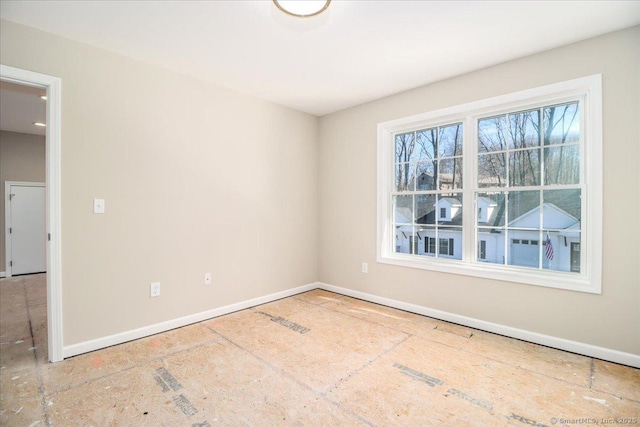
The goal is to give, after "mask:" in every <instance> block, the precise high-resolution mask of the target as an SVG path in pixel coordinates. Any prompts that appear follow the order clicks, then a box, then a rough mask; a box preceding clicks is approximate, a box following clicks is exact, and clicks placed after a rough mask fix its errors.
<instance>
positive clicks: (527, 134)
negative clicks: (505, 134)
mask: <svg viewBox="0 0 640 427" xmlns="http://www.w3.org/2000/svg"><path fill="white" fill-rule="evenodd" d="M509 134H510V136H511V138H510V141H509V142H510V148H527V147H538V146H539V145H540V111H539V110H531V111H523V112H521V113H513V114H509Z"/></svg>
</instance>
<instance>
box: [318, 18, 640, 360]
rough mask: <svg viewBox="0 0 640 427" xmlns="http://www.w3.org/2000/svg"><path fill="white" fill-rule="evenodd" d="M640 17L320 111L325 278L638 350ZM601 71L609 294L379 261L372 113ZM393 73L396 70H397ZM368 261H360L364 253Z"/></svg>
mask: <svg viewBox="0 0 640 427" xmlns="http://www.w3.org/2000/svg"><path fill="white" fill-rule="evenodd" d="M639 62H640V27H635V28H633V29H629V30H625V31H621V32H616V33H612V34H609V35H605V36H602V37H598V38H594V39H591V40H587V41H584V42H580V43H576V44H573V45H570V46H566V47H562V48H559V49H555V50H552V51H548V52H544V53H541V54H538V55H534V56H530V57H526V58H523V59H520V60H516V61H511V62H508V63H505V64H501V65H498V66H495V67H491V68H487V69H484V70H480V71H477V72H473V73H470V74H466V75H462V76H459V77H456V78H452V79H449V80H446V81H442V82H439V83H436V84H432V85H428V86H424V87H421V88H418V89H415V90H411V91H408V92H404V93H401V94H397V95H394V96H391V97H388V98H385V99H381V100H378V101H375V102H371V103H368V104H365V105H361V106H358V107H354V108H350V109H347V110H344V111H341V112H338V113H335V114H331V115H328V116H325V117H323V118H322V119H321V120H320V209H321V215H320V229H321V234H320V280H321V281H323V282H325V283H329V284H332V285H336V286H342V287H346V288H350V289H353V290H357V291H362V292H368V293H371V294H375V295H378V296H383V297H388V298H393V299H397V300H401V301H406V302H410V303H414V304H419V305H422V306H426V307H430V308H434V309H438V310H443V311H447V312H451V313H456V314H459V315H463V316H469V317H473V318H476V319H481V320H485V321H489V322H495V323H498V324H502V325H507V326H511V327H515V328H521V329H524V330H528V331H533V332H537V333H542V334H547V335H551V336H555V337H560V338H565V339H569V340H575V341H578V342H582V343H588V344H592V345H596V346H603V347H607V348H611V349H615V350H620V351H623V352H630V353H634V354H640V247H639V242H640V228H639V224H640V222H639V221H638V218H639V215H638V212H640V197H639V196H640V193H639V192H638V185H639V184H640V174H639V171H640V167H638V164H639V163H638V160H639V159H640V148H639V147H640V132H639V127H638V121H639V118H640V64H639ZM596 73H602V75H603V91H604V95H603V103H604V105H603V109H604V206H603V210H604V239H603V242H602V245H603V250H604V261H603V262H604V264H603V271H604V273H603V286H602V289H603V290H602V295H592V294H586V293H579V292H571V291H565V290H556V289H551V288H543V287H536V286H530V285H521V284H515V283H509V282H501V281H496V280H487V279H474V278H470V277H467V276H460V275H455V274H446V273H437V272H430V271H423V270H417V269H412V268H404V267H397V266H392V265H387V264H377V263H376V262H375V260H376V125H377V124H378V123H379V122H383V121H388V120H392V119H397V118H400V117H405V116H409V115H413V114H418V113H422V112H427V111H432V110H437V109H440V108H444V107H449V106H454V105H457V104H462V103H467V102H471V101H476V100H480V99H484V98H488V97H492V96H497V95H501V94H506V93H510V92H514V91H518V90H523V89H527V88H532V87H537V86H542V85H546V84H551V83H556V82H560V81H564V80H569V79H573V78H578V77H583V76H587V75H592V74H596ZM390 78H392V76H390ZM362 262H368V263H369V273H368V274H363V273H361V268H360V267H361V263H362Z"/></svg>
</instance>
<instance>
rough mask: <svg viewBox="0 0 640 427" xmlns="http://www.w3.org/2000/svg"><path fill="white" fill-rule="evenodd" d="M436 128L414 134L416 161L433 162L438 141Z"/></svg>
mask: <svg viewBox="0 0 640 427" xmlns="http://www.w3.org/2000/svg"><path fill="white" fill-rule="evenodd" d="M437 129H438V128H431V129H424V130H419V131H418V132H416V139H417V152H416V159H417V160H434V159H435V158H436V153H437V150H436V144H437V141H438V133H437Z"/></svg>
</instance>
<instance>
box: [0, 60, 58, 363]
mask: <svg viewBox="0 0 640 427" xmlns="http://www.w3.org/2000/svg"><path fill="white" fill-rule="evenodd" d="M0 80H4V81H8V82H12V83H16V84H20V85H23V86H31V87H38V88H42V89H45V90H46V93H47V129H46V138H45V139H46V142H45V146H46V195H47V201H46V205H45V211H46V217H47V218H46V230H47V236H48V238H47V254H46V258H47V333H48V340H49V348H48V350H49V351H48V354H49V361H50V362H59V361H61V360H63V359H64V356H63V333H62V331H63V329H62V326H63V324H62V209H61V200H62V197H61V193H62V180H61V156H60V155H61V143H62V138H61V135H62V133H61V130H62V128H61V125H62V99H61V95H62V81H61V79H60V78H59V77H54V76H48V75H46V74H40V73H35V72H33V71H28V70H23V69H20V68H14V67H9V66H7V65H2V64H0Z"/></svg>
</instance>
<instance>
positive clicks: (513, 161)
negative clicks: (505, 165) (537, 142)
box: [509, 149, 540, 187]
mask: <svg viewBox="0 0 640 427" xmlns="http://www.w3.org/2000/svg"><path fill="white" fill-rule="evenodd" d="M509 185H510V186H512V187H517V186H525V185H540V150H539V149H534V150H519V151H512V152H510V153H509Z"/></svg>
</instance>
